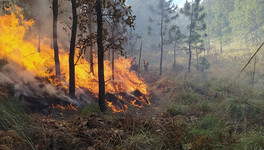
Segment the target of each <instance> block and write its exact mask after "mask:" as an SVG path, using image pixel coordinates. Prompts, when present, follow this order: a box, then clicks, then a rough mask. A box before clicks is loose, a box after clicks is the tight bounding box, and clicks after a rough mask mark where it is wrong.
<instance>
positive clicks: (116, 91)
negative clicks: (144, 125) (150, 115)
mask: <svg viewBox="0 0 264 150" xmlns="http://www.w3.org/2000/svg"><path fill="white" fill-rule="evenodd" d="M32 25H34V21H33V20H29V21H26V20H24V17H23V15H22V14H21V13H20V9H19V8H16V12H15V13H11V14H10V15H4V16H0V31H1V32H0V57H1V58H7V59H8V60H9V61H10V62H14V63H16V64H19V65H20V66H23V67H24V68H25V69H26V70H28V71H30V72H31V73H32V74H33V75H34V76H35V77H39V78H45V79H48V81H49V82H50V83H52V84H53V85H54V86H61V87H62V88H65V89H68V81H69V70H68V69H69V67H68V60H69V57H68V53H66V52H65V51H64V50H60V62H61V63H60V64H61V75H62V77H61V80H60V81H59V80H57V79H56V78H54V76H55V70H54V60H53V49H51V48H50V46H49V45H47V44H45V43H46V41H45V40H43V41H42V42H41V52H38V49H37V46H36V44H35V43H37V41H36V39H29V40H25V37H26V34H27V31H28V29H29V28H30V27H31V26H32ZM46 40H47V39H46ZM131 61H132V60H131V59H124V58H119V59H116V60H115V64H116V66H115V72H116V74H115V80H111V77H112V70H111V67H110V62H109V61H108V60H105V80H106V87H105V89H106V93H107V95H108V96H107V98H106V99H107V103H108V106H109V107H111V108H112V110H113V111H114V112H122V111H124V110H126V109H127V105H126V104H125V102H126V103H129V104H131V105H134V106H136V107H139V108H142V107H143V104H147V105H150V102H149V92H148V90H147V85H146V84H145V83H144V81H143V80H142V79H141V78H139V77H137V75H136V73H135V72H133V71H132V72H130V71H129V68H130V66H131ZM97 67H98V66H97V62H96V59H94V70H96V71H95V73H94V74H92V73H91V72H90V65H89V63H88V61H87V60H85V59H82V58H81V59H80V60H79V62H78V64H76V66H75V70H76V75H75V76H76V88H79V89H80V88H85V89H87V90H88V91H90V92H92V93H93V95H94V96H95V97H96V96H97V94H98V90H99V89H98V73H97ZM76 94H77V96H78V93H76ZM109 95H111V96H109Z"/></svg>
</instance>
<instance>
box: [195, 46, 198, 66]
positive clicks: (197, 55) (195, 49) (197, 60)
mask: <svg viewBox="0 0 264 150" xmlns="http://www.w3.org/2000/svg"><path fill="white" fill-rule="evenodd" d="M195 51H196V64H197V66H196V70H199V55H198V50H197V48H196V49H195Z"/></svg>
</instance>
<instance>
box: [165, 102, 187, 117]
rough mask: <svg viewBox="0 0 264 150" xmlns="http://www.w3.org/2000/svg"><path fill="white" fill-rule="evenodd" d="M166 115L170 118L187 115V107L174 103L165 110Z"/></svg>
mask: <svg viewBox="0 0 264 150" xmlns="http://www.w3.org/2000/svg"><path fill="white" fill-rule="evenodd" d="M167 113H168V114H169V115H172V116H176V115H188V114H189V106H188V105H181V104H176V103H174V104H172V105H171V106H170V107H169V108H168V109H167Z"/></svg>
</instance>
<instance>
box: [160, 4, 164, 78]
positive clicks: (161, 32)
mask: <svg viewBox="0 0 264 150" xmlns="http://www.w3.org/2000/svg"><path fill="white" fill-rule="evenodd" d="M163 15H164V6H162V13H161V25H160V38H161V45H160V46H161V48H160V76H161V75H162V61H163V60H162V59H163V17H164V16H163Z"/></svg>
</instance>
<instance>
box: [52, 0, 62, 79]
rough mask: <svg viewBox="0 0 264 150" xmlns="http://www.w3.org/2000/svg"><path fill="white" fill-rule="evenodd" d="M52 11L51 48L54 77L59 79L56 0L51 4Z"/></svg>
mask: <svg viewBox="0 0 264 150" xmlns="http://www.w3.org/2000/svg"><path fill="white" fill-rule="evenodd" d="M52 10H53V48H54V61H55V72H56V76H57V77H58V78H60V74H61V73H60V59H59V48H58V31H57V24H58V0H53V2H52Z"/></svg>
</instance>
